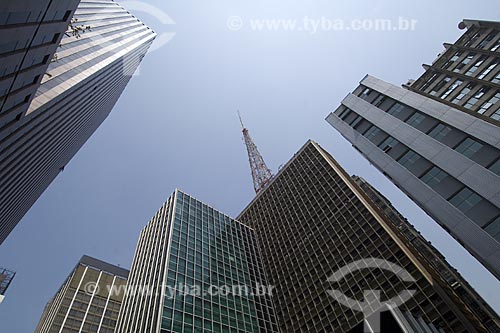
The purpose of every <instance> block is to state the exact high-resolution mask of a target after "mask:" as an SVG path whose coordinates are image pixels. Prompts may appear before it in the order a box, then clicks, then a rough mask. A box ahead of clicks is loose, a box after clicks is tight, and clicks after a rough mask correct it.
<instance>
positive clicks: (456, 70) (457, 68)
mask: <svg viewBox="0 0 500 333" xmlns="http://www.w3.org/2000/svg"><path fill="white" fill-rule="evenodd" d="M475 56H476V54H475V53H469V55H468V56H467V57H465V59H464V60H462V62H461V63H459V64H458V65H457V67H455V69H454V70H453V71H454V72H455V73H458V72H460V70H461V69H462V68H464V67H465V66H467V65H468V64H469V63H470V62H471V61H472V59H473V58H474V57H475Z"/></svg>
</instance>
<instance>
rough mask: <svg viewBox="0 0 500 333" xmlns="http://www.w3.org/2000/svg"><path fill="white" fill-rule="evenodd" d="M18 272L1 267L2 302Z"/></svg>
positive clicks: (0, 298)
mask: <svg viewBox="0 0 500 333" xmlns="http://www.w3.org/2000/svg"><path fill="white" fill-rule="evenodd" d="M14 276H16V273H15V272H13V271H10V270H8V269H5V268H2V267H0V303H2V302H3V300H4V299H5V292H6V291H7V289H8V288H9V286H10V284H11V283H12V280H13V279H14Z"/></svg>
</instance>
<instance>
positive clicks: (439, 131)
mask: <svg viewBox="0 0 500 333" xmlns="http://www.w3.org/2000/svg"><path fill="white" fill-rule="evenodd" d="M450 132H451V127H449V126H446V125H445V124H443V123H440V124H438V125H437V126H436V127H434V128H433V129H432V130H431V131H430V132H429V136H430V137H431V138H434V139H436V140H437V141H441V140H443V138H444V137H445V136H446V135H447V134H448V133H450Z"/></svg>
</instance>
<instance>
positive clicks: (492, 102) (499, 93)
mask: <svg viewBox="0 0 500 333" xmlns="http://www.w3.org/2000/svg"><path fill="white" fill-rule="evenodd" d="M499 100H500V90H499V91H497V93H496V94H495V95H494V96H493V97H491V98H490V99H489V100H488V101H487V102H485V103H483V105H481V107H480V108H479V110H477V112H478V113H480V114H484V113H485V112H486V111H488V109H489V108H490V107H491V106H492V105H495V104H497V103H498V101H499Z"/></svg>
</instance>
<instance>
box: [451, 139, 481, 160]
mask: <svg viewBox="0 0 500 333" xmlns="http://www.w3.org/2000/svg"><path fill="white" fill-rule="evenodd" d="M481 148H483V145H482V144H481V143H479V142H477V141H476V140H474V139H472V138H467V139H465V140H464V141H462V142H461V143H460V144H459V145H458V146H456V147H455V150H456V151H458V152H459V153H461V154H463V155H464V156H467V157H469V158H471V157H472V156H473V155H474V154H475V153H477V152H478V151H479V150H480V149H481Z"/></svg>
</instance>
